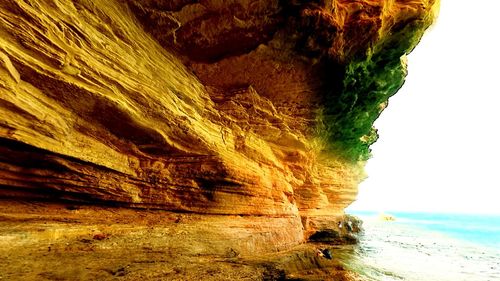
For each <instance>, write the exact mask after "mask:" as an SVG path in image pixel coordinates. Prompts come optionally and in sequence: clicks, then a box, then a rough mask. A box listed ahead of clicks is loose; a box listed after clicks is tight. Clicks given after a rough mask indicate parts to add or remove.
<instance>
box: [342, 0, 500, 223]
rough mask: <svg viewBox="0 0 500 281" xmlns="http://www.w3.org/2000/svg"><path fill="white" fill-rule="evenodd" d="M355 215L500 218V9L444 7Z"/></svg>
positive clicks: (396, 102) (389, 113)
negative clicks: (438, 213) (403, 213)
mask: <svg viewBox="0 0 500 281" xmlns="http://www.w3.org/2000/svg"><path fill="white" fill-rule="evenodd" d="M408 64H409V69H408V70H409V75H408V77H407V80H406V83H405V85H404V86H403V88H402V89H401V90H400V92H398V93H397V94H396V95H395V96H394V97H392V98H391V99H390V101H389V107H388V108H387V109H386V110H385V111H384V113H383V114H382V115H381V117H380V118H379V120H377V122H376V123H375V126H376V127H377V128H378V129H379V134H380V139H379V141H378V142H377V143H376V144H374V145H373V147H372V149H373V158H372V159H371V160H369V161H368V164H367V167H366V170H367V173H368V175H369V178H368V179H367V180H365V182H363V183H362V184H361V185H360V192H359V196H358V200H357V202H355V203H353V204H352V205H351V206H350V207H349V209H353V210H374V211H429V212H435V211H442V212H461V213H498V214H500V164H499V163H500V1H499V0H476V1H470V0H442V1H441V12H440V16H439V18H438V21H437V23H436V25H435V26H434V27H433V28H432V29H431V30H430V31H429V32H428V33H427V34H426V35H425V36H424V38H423V40H422V41H421V43H420V44H419V46H418V47H417V48H416V49H415V50H414V52H413V53H412V54H411V55H409V62H408Z"/></svg>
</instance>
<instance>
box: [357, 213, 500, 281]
mask: <svg viewBox="0 0 500 281" xmlns="http://www.w3.org/2000/svg"><path fill="white" fill-rule="evenodd" d="M350 213H351V214H353V215H356V216H358V217H360V218H361V219H362V220H363V221H364V223H363V225H364V229H365V232H364V234H363V236H362V237H361V241H360V244H359V246H358V247H357V248H356V249H355V254H354V255H353V256H354V257H353V260H352V262H351V266H352V267H353V268H354V269H358V270H357V271H361V273H362V274H363V276H364V277H365V278H366V279H367V280H384V281H385V280H388V281H390V280H414V281H417V280H418V281H420V280H422V281H427V280H429V281H433V280H435V281H441V280H442V281H461V280H464V281H489V280H490V281H494V280H495V281H496V280H498V281H500V215H469V214H430V213H402V212H392V213H389V214H390V215H392V216H394V217H395V218H396V220H395V221H384V220H381V219H380V217H379V214H377V213H374V212H350Z"/></svg>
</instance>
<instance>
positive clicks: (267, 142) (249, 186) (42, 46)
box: [0, 0, 439, 243]
mask: <svg viewBox="0 0 500 281" xmlns="http://www.w3.org/2000/svg"><path fill="white" fill-rule="evenodd" d="M438 4H439V3H438V1H437V0H383V1H370V0H362V1H361V0H360V1H347V0H324V1H320V0H318V1H300V0H297V1H278V0H269V1H262V0H231V1H220V0H175V1H167V0H106V1H94V0H36V1H35V0H3V1H1V2H0V23H1V24H0V116H1V118H0V196H1V197H9V198H23V199H30V198H33V199H34V198H37V199H46V200H56V201H58V200H73V201H80V202H91V203H98V204H119V205H123V206H132V207H144V208H159V209H164V210H173V211H187V212H196V213H205V214H233V215H267V216H270V217H274V216H278V217H290V218H292V219H291V220H290V223H289V227H291V228H293V229H295V230H296V233H299V234H300V233H302V227H305V230H306V234H308V233H311V231H314V230H316V229H319V228H324V227H325V225H326V224H328V221H329V220H330V218H331V217H332V216H336V215H340V214H342V213H343V209H344V208H345V207H346V206H347V205H348V204H349V203H350V202H352V201H353V200H354V198H355V196H356V193H357V184H358V183H359V182H360V181H361V180H362V179H363V177H364V174H363V165H364V160H366V159H367V156H368V155H369V145H370V144H371V143H372V142H373V141H374V140H375V139H376V130H374V129H373V128H372V124H373V121H374V120H375V119H376V118H377V117H378V115H379V114H380V112H381V110H383V108H384V107H385V105H386V103H387V99H388V98H389V97H390V96H391V95H393V94H394V93H396V91H397V90H398V89H399V87H401V85H402V83H403V81H404V76H405V63H404V55H405V54H406V53H408V52H410V51H411V49H412V48H413V47H414V46H415V45H416V43H417V42H418V40H419V39H420V37H421V36H422V34H423V32H424V30H425V29H426V28H427V27H428V26H429V25H430V24H431V23H432V20H433V19H434V17H435V13H436V10H437V7H438ZM297 237H299V238H290V239H292V240H294V241H295V240H297V241H298V240H300V239H302V238H300V237H301V234H300V235H298V236H297ZM287 243H288V242H287Z"/></svg>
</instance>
